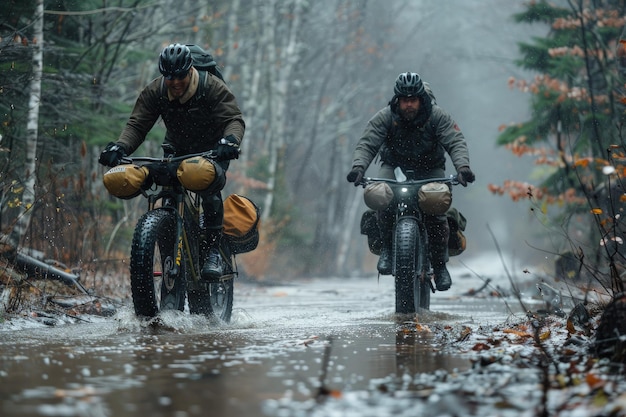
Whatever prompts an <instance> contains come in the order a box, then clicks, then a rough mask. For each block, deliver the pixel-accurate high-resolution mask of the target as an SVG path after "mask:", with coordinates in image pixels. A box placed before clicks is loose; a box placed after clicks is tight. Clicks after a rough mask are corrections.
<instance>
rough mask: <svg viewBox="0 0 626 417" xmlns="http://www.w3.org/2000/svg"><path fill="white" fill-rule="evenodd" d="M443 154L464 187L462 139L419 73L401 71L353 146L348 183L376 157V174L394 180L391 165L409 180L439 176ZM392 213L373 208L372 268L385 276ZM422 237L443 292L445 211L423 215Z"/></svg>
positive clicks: (468, 178)
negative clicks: (379, 242)
mask: <svg viewBox="0 0 626 417" xmlns="http://www.w3.org/2000/svg"><path fill="white" fill-rule="evenodd" d="M446 153H447V154H448V155H449V156H450V160H451V161H452V164H453V165H454V168H455V169H456V171H457V174H458V180H459V182H460V183H461V185H463V186H464V187H466V186H467V183H468V182H474V180H475V175H474V173H473V172H472V170H471V169H470V166H469V165H470V162H469V153H468V150H467V143H466V141H465V138H464V136H463V133H462V132H461V129H460V128H459V126H458V125H457V124H456V122H455V121H454V120H453V119H452V117H451V116H450V114H448V113H447V112H446V111H445V110H443V109H442V108H441V107H439V106H437V105H436V103H435V102H434V97H432V92H431V91H430V89H429V88H428V87H427V86H426V87H425V83H424V82H422V79H421V78H420V76H419V74H417V73H414V72H406V73H401V74H400V75H398V78H397V79H396V82H395V86H394V96H393V98H392V99H391V101H390V102H389V105H387V106H386V107H384V108H383V109H381V110H379V111H378V112H377V113H376V114H375V115H374V116H373V117H372V118H371V119H370V120H369V122H368V123H367V126H366V128H365V131H364V132H363V135H362V136H361V138H360V139H359V142H358V143H357V145H356V149H355V150H354V154H353V158H352V168H351V170H350V173H348V177H347V179H348V181H349V182H353V183H355V185H358V184H359V183H360V182H361V180H362V178H363V175H364V173H365V171H366V170H367V168H368V167H369V166H370V164H371V163H372V161H374V158H376V156H377V155H378V156H379V159H380V171H379V173H378V176H379V177H381V178H395V174H394V169H395V168H396V167H400V168H401V169H402V171H403V172H404V173H405V174H407V177H409V178H410V179H428V178H437V177H439V178H440V177H443V176H445V162H446ZM393 219H394V213H393V208H392V207H389V208H387V209H385V210H381V211H379V212H378V224H379V227H380V230H381V235H382V237H383V247H382V250H381V254H380V258H379V260H378V271H379V272H380V273H381V274H384V275H389V274H391V244H392V227H393ZM425 220H426V227H427V231H428V241H429V243H430V250H431V260H432V265H433V271H434V274H435V284H436V286H437V290H439V291H446V290H448V289H449V288H450V286H451V285H452V279H451V278H450V274H449V272H448V270H447V268H446V262H447V261H448V238H449V233H450V230H449V227H448V221H447V218H446V216H445V215H440V216H435V215H426V216H425Z"/></svg>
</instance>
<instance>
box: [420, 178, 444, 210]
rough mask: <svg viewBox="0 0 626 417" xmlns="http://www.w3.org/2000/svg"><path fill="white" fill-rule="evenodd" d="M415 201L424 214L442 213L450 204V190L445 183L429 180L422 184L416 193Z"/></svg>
mask: <svg viewBox="0 0 626 417" xmlns="http://www.w3.org/2000/svg"><path fill="white" fill-rule="evenodd" d="M417 202H418V204H419V206H420V208H421V209H422V211H423V212H424V213H426V214H434V215H442V214H446V211H448V209H449V208H450V206H451V205H452V192H450V187H448V185H447V184H444V183H441V182H429V183H428V184H424V185H422V187H421V188H420V190H419V192H418V194H417Z"/></svg>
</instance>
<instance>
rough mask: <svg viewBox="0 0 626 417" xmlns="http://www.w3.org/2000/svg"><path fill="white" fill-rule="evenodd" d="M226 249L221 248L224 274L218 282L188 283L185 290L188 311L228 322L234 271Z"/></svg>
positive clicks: (232, 297)
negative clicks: (187, 287) (188, 285)
mask: <svg viewBox="0 0 626 417" xmlns="http://www.w3.org/2000/svg"><path fill="white" fill-rule="evenodd" d="M227 252H228V251H225V250H222V251H221V254H222V259H223V260H224V275H223V276H222V277H221V279H220V281H219V282H211V283H209V282H203V281H200V282H197V283H193V284H192V285H190V287H189V290H188V291H187V297H188V300H189V311H190V312H191V313H192V314H204V315H205V316H207V317H211V316H213V317H216V318H218V319H220V320H222V321H224V322H226V323H228V322H230V318H231V315H232V311H233V299H234V287H233V284H234V279H233V278H234V273H233V265H232V259H231V258H229V257H228V255H227Z"/></svg>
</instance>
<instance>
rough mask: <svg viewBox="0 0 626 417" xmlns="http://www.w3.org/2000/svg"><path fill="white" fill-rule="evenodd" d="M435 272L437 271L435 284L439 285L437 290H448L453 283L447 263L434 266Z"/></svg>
mask: <svg viewBox="0 0 626 417" xmlns="http://www.w3.org/2000/svg"><path fill="white" fill-rule="evenodd" d="M433 272H434V273H435V286H436V287H437V291H448V290H449V289H450V286H451V285H452V278H450V273H449V272H448V269H447V268H446V265H445V264H443V265H439V266H437V267H436V268H434V271H433Z"/></svg>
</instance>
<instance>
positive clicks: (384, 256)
mask: <svg viewBox="0 0 626 417" xmlns="http://www.w3.org/2000/svg"><path fill="white" fill-rule="evenodd" d="M377 268H378V272H380V273H381V274H382V275H391V249H389V248H387V247H385V246H383V248H382V250H381V251H380V258H378V265H377Z"/></svg>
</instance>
